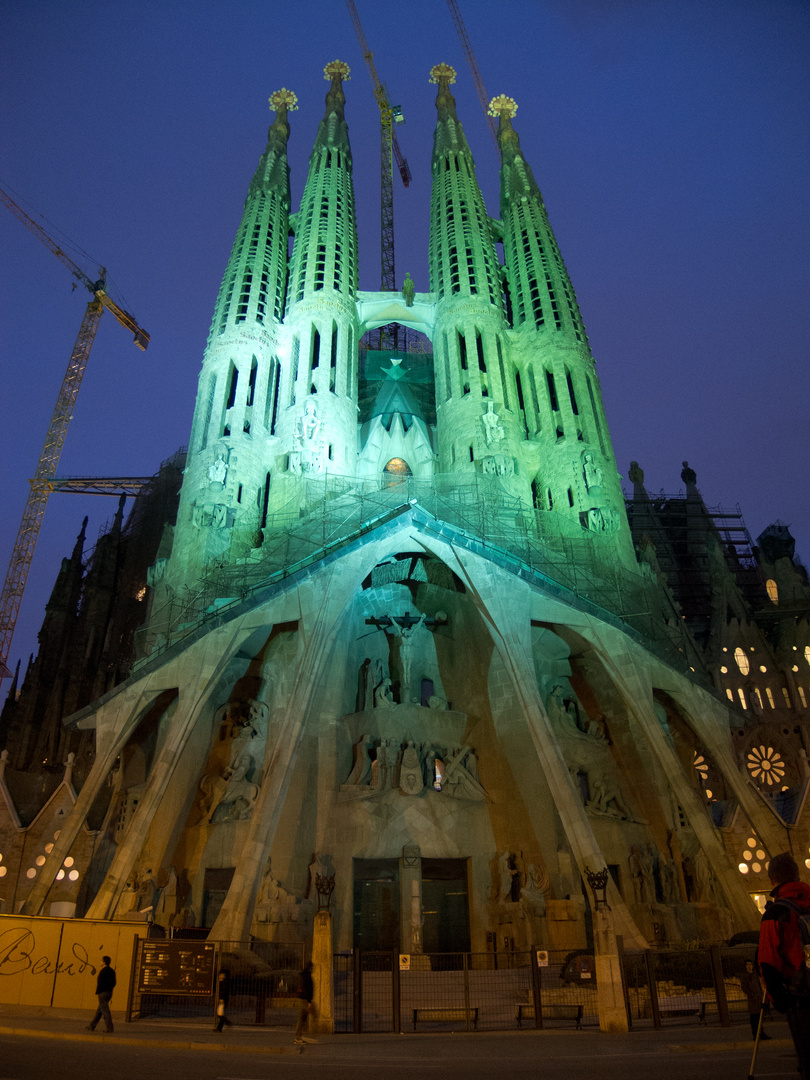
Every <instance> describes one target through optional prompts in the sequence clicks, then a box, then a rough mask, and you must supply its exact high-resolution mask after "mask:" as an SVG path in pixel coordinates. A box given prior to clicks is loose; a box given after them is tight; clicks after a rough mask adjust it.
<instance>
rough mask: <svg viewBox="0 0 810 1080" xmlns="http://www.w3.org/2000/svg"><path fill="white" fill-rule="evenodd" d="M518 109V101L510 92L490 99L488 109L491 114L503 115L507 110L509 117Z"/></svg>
mask: <svg viewBox="0 0 810 1080" xmlns="http://www.w3.org/2000/svg"><path fill="white" fill-rule="evenodd" d="M517 111H518V107H517V102H516V101H515V99H514V98H513V97H509V95H508V94H498V96H497V97H494V98H493V99H492V101H490V103H489V109H488V110H487V112H488V113H489V115H490V116H501V115H502V114H503V113H504V112H505V113H506V114H507V116H509V117H512V116H514V115H515V113H516V112H517Z"/></svg>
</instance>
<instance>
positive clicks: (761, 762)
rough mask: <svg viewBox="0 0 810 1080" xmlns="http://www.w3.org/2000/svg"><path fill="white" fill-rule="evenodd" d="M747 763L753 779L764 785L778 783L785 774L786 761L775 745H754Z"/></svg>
mask: <svg viewBox="0 0 810 1080" xmlns="http://www.w3.org/2000/svg"><path fill="white" fill-rule="evenodd" d="M746 765H747V766H748V771H749V772H750V773H751V776H752V777H753V779H754V780H758V781H759V782H760V784H763V785H765V784H768V785H772V784H777V783H779V781H780V780H781V779H782V778H783V777H784V775H785V763H784V761H783V760H782V757H781V755H780V753H779V751H778V750H776V749H774V747H773V746H754V747H752V748H751V750H749V752H748V758H747V761H746ZM749 844H750V841H749ZM746 854H747V852H746Z"/></svg>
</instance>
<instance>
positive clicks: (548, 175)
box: [0, 0, 810, 688]
mask: <svg viewBox="0 0 810 1080" xmlns="http://www.w3.org/2000/svg"><path fill="white" fill-rule="evenodd" d="M356 3H357V7H358V10H359V13H360V17H361V19H362V21H363V25H364V29H365V33H366V37H367V39H368V41H369V44H370V46H371V48H372V49H373V50H374V53H375V63H376V65H377V70H378V72H379V74H380V77H381V78H382V79H383V81H384V82H386V84H387V86H388V88H389V91H390V94H391V98H392V100H393V101H394V102H395V103H397V104H400V103H401V105H402V107H403V110H404V113H405V118H406V124H405V126H404V127H400V128H399V129H398V135H399V141H400V145H401V147H402V150H403V152H404V153H405V155H406V156H407V158H408V161H409V164H410V166H411V170H412V172H413V182H412V184H411V187H410V188H409V189H408V190H407V191H406V190H405V189H403V188H402V187H401V185H400V186H397V187H396V189H395V200H396V228H397V277H398V279H400V280H401V279H402V278H404V275H405V272H406V271H410V273H411V275H412V277H413V279H414V281H415V283H416V287H417V289H418V290H419V291H426V290H427V288H428V267H427V242H428V220H429V217H428V213H429V199H430V152H431V146H432V134H433V128H434V125H435V109H434V105H433V101H434V98H435V87H434V86H431V85H429V83H428V74H429V70H430V68H431V66H432V65H433V64H436V63H438V62H440V61H446V62H447V63H450V64H452V65H453V66H454V67H455V68H456V70H457V72H458V82H457V83H456V85H455V87H454V92H455V95H456V100H457V102H458V115H459V118H460V119H461V121H462V123H463V124H464V128H465V131H466V134H467V139H468V141H469V143H470V146H471V149H472V152H473V155H474V157H475V160H476V165H477V172H478V179H479V183H480V185H481V188H482V191H483V193H484V198H485V200H486V203H487V208H488V210H489V213H490V214H491V215H492V216H493V217H497V216H499V210H498V161H497V158H496V154H495V150H494V147H493V146H492V143H491V141H490V138H489V134H488V132H487V129H486V127H485V122H484V118H483V114H482V112H481V108H480V105H479V103H478V98H477V96H476V94H475V90H474V86H473V83H472V80H471V77H470V74H469V71H468V68H467V66H466V63H465V59H464V55H463V52H462V49H461V45H460V43H459V41H458V38H457V37H456V33H455V30H454V27H453V23H452V20H451V17H450V14H449V11H448V9H447V6H446V3H445V2H444V0H410V2H409V3H406V4H403V3H394V2H393V0H356ZM459 6H460V9H461V12H462V15H463V17H464V20H465V23H466V27H467V32H468V34H469V37H470V39H471V41H472V44H473V47H474V49H475V51H476V54H477V58H478V63H479V67H480V70H481V74H482V76H483V79H484V83H485V85H486V89H487V93H488V95H489V96H490V97H492V96H494V95H495V94H498V93H507V94H510V95H511V96H512V97H514V98H515V99H516V100H517V102H518V113H517V116H516V118H515V127H516V129H517V131H518V133H519V134H520V137H521V143H522V147H523V150H524V153H525V155H526V157H527V160H528V161H529V163H530V164H531V166H532V168H533V170H534V173H535V176H536V178H537V180H538V183H539V184H540V187H541V189H542V190H543V194H544V196H545V200H546V205H547V207H548V211H549V216H550V218H551V223H552V227H553V228H554V230H555V234H556V236H557V240H558V242H559V244H560V247H561V250H562V253H563V257H564V259H565V261H566V263H567V266H568V269H569V272H570V275H571V278H572V280H573V283H574V287H575V289H576V291H577V294H578V297H579V302H580V306H581V309H582V314H583V317H584V320H585V325H586V327H587V329H588V333H589V336H590V342H591V348H592V350H593V353H594V356H595V358H596V362H597V366H598V371H599V375H600V379H601V382H602V390H603V394H604V399H605V407H606V410H607V416H608V421H609V423H610V428H611V434H612V438H613V445H614V448H615V451H616V457H617V461H618V465H619V470H620V472H621V473H622V475H623V476H626V475H627V469H628V465H629V462H630V461H631V459H637V460H638V461H639V462H640V464H641V466H642V468H643V469H644V470H645V473H646V484H647V488H648V490H650V491H651V492H658V491H659V490H663V491H665V492H667V493H676V492H678V491H679V490H681V489H682V486H683V485H682V483H681V480H680V470H681V461H682V460H683V459H688V460H689V463H690V465H691V466H692V467H693V468H694V469H695V470H696V472H697V475H698V486H699V487H700V489H701V491H702V493H703V497H704V499H705V501H706V502H707V503H708V504H709V505H724V506H734V505H735V504H737V503H739V504H740V506H741V508H742V511H743V514H744V517H745V521H746V523H747V525H748V528H749V530H750V532H751V534H752V536H753V537H756V536H757V535H758V534H759V533H760V532H761V531H762V529H763V528H764V527H765V526H766V525H768V524H770V523H771V522H772V521H774V520H775V519H777V518H780V519H782V520H784V521H786V522H787V523H788V524H789V525H790V526H791V530H792V532H793V535H794V536H795V537H796V540H797V545H798V551H799V552H800V554H801V553H803V554H804V556H805V557H806V558H807V557H810V509H808V498H807V491H808V485H807V476H808V472H809V471H810V451H809V448H808V443H809V441H810V440H808V419H807V413H808V402H810V376H809V375H808V362H807V340H808V296H809V294H810V290H809V289H808V285H809V284H810V273H808V262H809V261H810V255H809V254H808V253H809V252H810V213H808V197H807V192H808V177H810V138H809V137H808V136H809V135H810V132H809V130H808V117H810V108H809V107H808V106H810V69H809V68H808V64H807V57H808V55H810V5H808V4H807V3H806V0H504V2H502V3H494V2H492V0H459ZM2 24H3V25H2V33H0V98H1V99H2V102H3V109H2V116H1V117H0V186H2V187H4V188H5V189H6V190H8V191H10V193H11V194H12V197H15V198H16V199H17V201H18V202H20V203H22V205H23V206H24V207H25V208H26V209H27V210H28V211H29V212H30V213H32V216H36V215H37V214H41V215H44V217H45V218H47V219H48V221H49V222H50V223H51V224H46V226H45V227H46V228H47V229H48V230H49V231H50V232H51V234H52V235H54V236H55V237H59V238H60V242H61V236H60V234H59V233H58V232H57V230H63V231H64V234H66V235H67V236H68V237H70V238H71V240H73V241H74V242H75V243H76V244H77V245H78V246H79V247H80V248H81V249H83V250H84V251H85V252H87V253H89V254H88V255H87V256H83V255H78V256H77V254H76V253H75V252H74V251H73V250H72V249H71V254H72V255H73V257H74V258H75V259H76V261H77V262H79V264H80V265H81V266H82V268H83V269H85V271H86V272H87V273H88V274H89V275H90V276H91V277H93V276H94V275H95V271H96V267H97V265H98V264H99V263H103V264H104V265H106V266H107V268H108V271H109V279H108V280H109V285H110V291H111V292H112V294H113V295H114V296H115V298H116V299H117V300H118V302H119V303H121V304H122V306H124V307H125V308H127V309H128V310H130V311H131V312H132V313H133V314H134V315H135V316H136V318H137V319H138V320H139V321H140V323H141V325H142V326H144V327H145V328H146V329H147V330H148V331H149V332H150V333H151V335H152V343H151V345H150V347H149V350H148V351H147V352H146V353H141V352H139V351H138V350H137V349H136V348H135V346H134V344H132V339H131V337H130V335H129V334H127V332H126V331H125V330H124V329H123V328H122V327H120V326H119V325H118V323H117V322H116V321H115V319H114V318H112V316H110V315H105V317H104V318H103V320H102V325H101V329H100V331H99V334H98V337H97V338H96V344H95V347H94V350H93V354H92V357H91V360H90V364H89V366H88V369H87V373H86V376H85V380H84V385H83V387H82V390H81V393H80V396H79V402H78V406H77V408H76V410H75V414H74V420H73V423H72V426H71V429H70V432H69V434H68V438H67V442H66V445H65V450H64V452H63V455H62V461H61V465H60V469H59V473H60V475H65V476H67V475H79V476H89V475H96V476H113V475H149V474H151V473H153V472H155V471H156V470H157V468H158V466H159V464H160V461H161V460H162V459H164V458H166V457H169V456H170V455H171V454H172V453H173V451H174V450H175V449H176V448H177V447H179V446H182V445H185V444H186V443H187V441H188V434H189V431H190V426H191V417H192V410H193V405H194V399H195V394H196V381H197V374H198V371H199V367H200V363H201V360H202V353H203V348H204V346H205V341H206V337H207V334H208V328H209V323H210V319H211V314H212V311H213V304H214V300H215V297H216V292H217V289H218V286H219V281H220V277H221V275H222V272H223V271H224V268H225V264H226V261H227V258H228V254H229V252H230V247H231V244H232V242H233V238H234V235H235V232H236V229H237V226H238V224H239V219H240V214H241V208H242V203H243V200H244V196H245V193H246V191H247V185H248V182H249V180H250V177H251V175H252V173H253V170H254V169H255V166H256V163H257V161H258V158H259V155H260V154H261V152H262V151H263V149H264V145H265V139H266V130H267V126H268V124H269V123H270V121H271V119H272V115H271V114H270V112H269V110H268V106H267V98H268V96H269V95H270V93H271V92H272V91H273V90H276V89H278V88H279V87H281V86H287V87H289V88H290V89H292V90H294V91H295V93H296V94H297V95H298V98H299V106H300V110H299V111H298V112H296V113H293V114H291V117H290V120H291V126H292V135H291V138H290V146H289V150H290V164H291V169H292V194H293V209H296V208H297V205H298V201H299V200H300V197H301V193H302V191H303V186H304V181H305V179H306V166H307V159H308V156H309V152H310V149H311V147H312V142H313V140H314V137H315V132H316V129H317V125H318V122H319V120H320V118H321V116H322V115H323V99H324V95H325V93H326V89H327V83H326V82H324V80H323V74H322V69H323V66H324V64H326V63H327V62H328V61H330V60H333V59H335V58H340V59H342V60H345V61H347V62H348V63H349V65H350V66H351V68H352V78H351V81H350V82H348V83H347V84H346V87H345V89H346V97H347V103H346V116H347V119H348V122H349V127H350V137H351V143H352V151H353V157H354V175H355V191H356V196H357V208H358V222H359V233H360V286H361V288H364V289H377V288H379V274H380V270H379V120H378V112H377V107H376V104H375V102H374V99H373V96H372V91H371V83H370V80H369V76H368V74H367V71H366V68H365V64H364V63H363V59H362V56H361V53H360V49H359V46H358V43H357V39H356V38H355V35H354V31H353V28H352V23H351V20H350V17H349V13H348V11H347V9H346V6H345V3H344V0H300V2H299V3H298V4H296V5H293V4H289V3H285V4H281V3H277V2H276V0H228V2H225V0H160V2H158V0H115V2H114V3H109V2H108V0H104V2H101V0H82V3H81V4H68V3H65V2H64V0H37V3H36V4H32V3H30V0H5V3H4V4H3V15H2ZM395 182H396V183H397V184H398V181H397V180H395ZM0 249H2V251H3V253H4V258H3V272H2V275H1V276H0V363H2V394H0V447H2V450H1V451H0V453H1V454H2V457H0V460H2V474H3V478H4V481H5V484H4V488H5V490H4V499H3V514H2V519H0V573H2V574H5V569H6V566H7V563H8V558H9V556H10V553H11V548H12V545H13V542H14V538H15V536H16V531H17V527H18V524H19V520H20V516H21V513H22V509H23V505H24V502H25V498H26V494H27V480H28V478H29V477H30V476H32V475H33V473H34V469H35V467H36V462H37V459H38V456H39V453H40V449H41V446H42V442H43V439H44V435H45V432H46V429H47V425H48V421H49V419H50V415H51V412H52V409H53V406H54V402H55V400H56V395H57V392H58V389H59V386H60V384H61V380H62V377H63V375H64V371H65V368H66V366H67V362H68V359H69V357H70V353H71V350H72V347H73V343H74V341H75V338H76V333H77V331H78V329H79V325H80V323H81V319H82V316H83V313H84V307H85V303H86V300H87V299H88V296H87V294H85V293H84V292H83V290H81V289H77V290H76V292H75V293H74V292H72V287H71V286H72V282H73V279H72V277H71V276H70V274H69V273H68V271H67V270H66V269H65V268H64V267H63V266H62V265H61V264H60V263H59V262H58V261H57V260H56V259H55V258H54V257H53V255H52V254H50V253H49V252H48V251H47V250H46V248H45V247H43V246H42V245H41V244H40V243H39V241H38V240H36V239H35V237H34V236H33V235H32V234H31V233H30V232H28V231H27V230H26V229H25V228H24V227H23V226H22V225H21V224H20V223H19V222H18V221H17V219H16V218H14V217H13V216H12V214H11V213H10V212H9V211H8V210H7V209H5V208H4V207H2V206H0ZM625 487H626V489H627V488H629V487H631V485H629V484H628V483H627V481H625ZM114 510H115V502H114V500H112V499H101V498H98V497H96V498H90V497H83V496H77V495H55V496H52V498H51V500H50V503H49V506H48V511H47V514H46V519H45V525H44V527H43V530H42V533H41V535H40V541H39V546H38V548H37V553H36V556H35V558H34V564H33V567H32V571H31V576H30V577H29V582H28V588H27V591H26V597H25V600H24V602H23V609H22V612H21V616H20V619H19V621H18V626H17V634H16V636H15V640H14V643H13V646H12V652H11V657H10V661H11V665H12V666H13V664H14V663H15V662H16V660H17V659H18V658H20V657H23V660H24V661H25V659H26V658H27V656H28V653H29V652H31V651H32V650H34V649H36V632H37V629H38V627H39V625H40V623H41V620H42V616H43V613H44V604H45V602H46V600H47V597H48V595H49V592H50V590H51V587H52V585H53V582H54V579H55V576H56V573H57V571H58V568H59V561H60V559H61V557H62V556H63V555H67V554H69V553H70V550H71V548H72V545H73V541H74V538H75V535H76V534H77V532H78V530H79V527H80V524H81V519H82V517H83V516H84V515H85V514H89V515H90V526H89V529H88V540H89V541H90V542H91V543H93V542H95V539H96V538H97V536H98V532H99V529H100V527H101V526H102V525H103V524H104V523H105V522H106V521H107V520H108V519H109V518H111V517H112V514H113V513H114ZM7 686H8V683H5V684H4V688H7Z"/></svg>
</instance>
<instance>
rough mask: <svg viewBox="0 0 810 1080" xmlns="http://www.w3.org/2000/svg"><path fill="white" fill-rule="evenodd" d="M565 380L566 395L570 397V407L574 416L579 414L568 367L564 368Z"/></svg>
mask: <svg viewBox="0 0 810 1080" xmlns="http://www.w3.org/2000/svg"><path fill="white" fill-rule="evenodd" d="M565 381H566V382H567V383H568V397H569V398H570V399H571V408H572V409H573V412H574V416H579V408H578V407H577V395H576V394H575V393H574V382H573V379H572V378H571V372H570V371H569V370H568V368H566V369H565Z"/></svg>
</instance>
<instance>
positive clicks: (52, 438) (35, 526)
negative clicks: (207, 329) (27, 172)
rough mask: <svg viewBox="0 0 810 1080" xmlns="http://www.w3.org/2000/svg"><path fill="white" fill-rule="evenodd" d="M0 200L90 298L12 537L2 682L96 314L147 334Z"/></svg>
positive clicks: (101, 285)
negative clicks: (111, 318) (19, 518)
mask: <svg viewBox="0 0 810 1080" xmlns="http://www.w3.org/2000/svg"><path fill="white" fill-rule="evenodd" d="M0 200H2V202H4V203H5V204H6V206H7V207H8V208H9V210H11V212H12V213H13V214H14V215H15V217H17V218H19V220H20V221H21V222H22V223H23V225H25V227H26V228H27V229H30V231H31V232H32V233H33V234H34V236H36V237H37V238H38V239H39V240H41V241H42V243H43V244H44V245H45V247H46V248H48V249H49V250H50V251H52V252H53V254H54V255H55V256H56V257H57V259H59V261H60V262H61V263H63V264H64V265H65V266H66V267H67V268H68V270H69V271H70V272H71V274H73V276H74V277H75V278H77V279H78V280H79V281H80V282H81V283H82V285H84V286H85V288H86V289H87V290H88V291H89V292H90V293H91V295H92V297H93V298H92V300H91V301H90V302H89V304H88V305H87V310H86V311H85V313H84V318H83V319H82V323H81V326H80V327H79V335H78V337H77V338H76V344H75V345H74V346H73V352H72V353H71V355H70V361H69V363H68V366H67V371H66V372H65V377H64V379H63V380H62V386H61V388H60V390H59V395H58V397H57V399H56V406H55V407H54V410H53V415H52V416H51V422H50V424H49V425H48V433H47V435H46V436H45V444H44V446H43V447H42V453H41V454H40V456H39V462H38V464H37V468H36V472H35V474H34V479H33V480H32V481H31V490H30V491H29V493H28V499H27V500H26V503H25V509H24V510H23V516H22V521H21V522H20V527H19V530H18V531H17V539H16V540H15V542H14V548H13V549H12V552H11V560H10V562H9V566H8V571H7V573H6V579H5V582H4V584H3V591H2V594H0V680H2V679H4V678H5V677H6V676H8V675H10V674H11V672H10V671H9V670H8V667H7V664H6V662H7V660H8V655H9V652H10V650H11V640H12V638H13V636H14V627H15V624H16V622H17V615H18V614H19V611H20V604H21V603H22V598H23V593H24V591H25V583H26V581H27V579H28V572H29V570H30V569H31V560H32V559H33V557H34V549H35V548H36V546H37V538H38V537H39V530H40V528H41V526H42V519H43V517H44V516H45V507H46V506H47V504H48V496H49V495H50V493H51V491H53V490H55V488H56V486H57V482H56V481H55V479H54V478H55V477H56V468H57V465H58V464H59V458H60V456H61V453H62V447H63V446H64V444H65V436H66V435H67V429H68V425H69V424H70V421H71V418H72V416H73V409H74V406H75V404H76V397H77V395H78V393H79V387H80V386H81V382H82V376H83V375H84V371H85V368H86V367H87V361H88V360H89V358H90V350H91V349H92V348H93V341H94V340H95V337H96V332H97V331H98V327H99V323H100V321H101V315H102V312H103V311H104V309H105V308H107V310H108V311H111V312H112V314H113V315H114V316H115V317H116V319H117V320H118V322H120V323H121V325H122V326H124V327H126V329H127V330H129V331H130V332H131V333H132V334H133V336H134V338H135V344H136V345H137V346H138V348H139V349H146V347H147V345H148V344H149V335H148V334H147V332H146V331H145V330H144V329H143V328H142V327H141V326H139V325H138V323H137V322H136V321H135V319H134V318H133V317H132V315H130V314H129V313H128V312H126V311H124V310H123V308H120V307H119V306H118V305H117V304H116V303H115V302H114V301H113V300H111V299H110V297H109V296H108V295H107V285H106V280H105V273H106V272H105V270H104V268H103V267H102V268H101V269H100V270H99V278H98V280H97V281H91V280H90V278H89V277H88V276H87V274H85V273H84V271H83V270H82V269H81V268H80V267H78V266H77V265H76V263H75V262H74V261H73V260H72V259H71V258H70V256H69V255H66V254H65V252H64V251H63V250H62V249H61V248H60V247H59V245H58V244H57V243H56V241H55V240H53V239H51V237H50V236H48V234H47V233H46V232H45V230H44V229H43V228H42V226H41V225H39V224H38V223H37V222H36V221H34V220H33V218H31V217H29V216H28V214H26V212H25V211H24V210H23V209H22V207H20V206H18V205H17V203H16V202H14V200H13V199H12V198H11V196H10V195H8V194H7V193H6V192H5V191H3V190H2V189H0Z"/></svg>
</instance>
